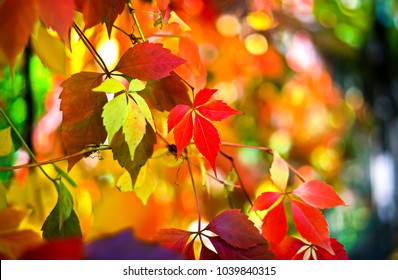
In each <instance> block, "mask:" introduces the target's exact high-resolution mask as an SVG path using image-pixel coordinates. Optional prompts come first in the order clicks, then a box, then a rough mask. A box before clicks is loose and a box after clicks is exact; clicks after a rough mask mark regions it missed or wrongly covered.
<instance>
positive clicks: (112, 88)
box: [93, 78, 126, 93]
mask: <svg viewBox="0 0 398 280" xmlns="http://www.w3.org/2000/svg"><path fill="white" fill-rule="evenodd" d="M125 90H126V88H125V86H124V84H123V83H122V82H121V81H119V80H116V79H114V78H109V79H106V80H104V81H103V82H102V83H101V84H100V85H99V86H98V87H96V88H93V91H98V92H114V93H117V92H120V91H125Z"/></svg>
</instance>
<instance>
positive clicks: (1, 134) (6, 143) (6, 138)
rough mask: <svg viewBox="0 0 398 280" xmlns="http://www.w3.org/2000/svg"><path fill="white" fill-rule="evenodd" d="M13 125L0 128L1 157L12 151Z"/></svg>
mask: <svg viewBox="0 0 398 280" xmlns="http://www.w3.org/2000/svg"><path fill="white" fill-rule="evenodd" d="M12 149H13V145H12V138H11V127H7V128H5V129H1V130H0V157H2V156H6V155H8V154H10V153H11V152H12Z"/></svg>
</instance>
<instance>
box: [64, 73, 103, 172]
mask: <svg viewBox="0 0 398 280" xmlns="http://www.w3.org/2000/svg"><path fill="white" fill-rule="evenodd" d="M101 82H102V74H99V73H93V72H80V73H77V74H75V75H73V76H71V77H70V78H69V79H67V80H65V81H64V82H63V83H62V84H61V86H62V87H63V88H64V89H63V90H62V92H61V95H60V99H61V107H60V109H61V111H62V113H63V119H62V124H61V137H62V143H63V145H64V148H65V150H66V154H67V155H71V154H74V153H76V152H80V151H81V150H83V149H84V148H85V147H86V146H87V145H89V144H101V143H103V142H104V141H105V139H106V136H107V133H106V130H105V127H104V126H103V124H102V116H101V115H102V108H103V107H104V105H105V104H106V102H107V101H108V100H107V98H106V94H105V93H103V92H93V91H92V89H93V88H95V87H97V86H98V85H99V84H101ZM82 157H83V156H77V157H73V158H71V159H69V165H68V169H69V170H70V169H71V168H72V167H73V166H74V165H75V163H76V162H78V161H79V160H80V159H81V158H82Z"/></svg>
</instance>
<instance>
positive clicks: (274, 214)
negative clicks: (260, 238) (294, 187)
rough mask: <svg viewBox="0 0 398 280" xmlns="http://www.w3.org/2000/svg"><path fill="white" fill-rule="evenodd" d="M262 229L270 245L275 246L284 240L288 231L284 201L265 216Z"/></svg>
mask: <svg viewBox="0 0 398 280" xmlns="http://www.w3.org/2000/svg"><path fill="white" fill-rule="evenodd" d="M261 229H262V232H263V235H264V237H265V239H267V241H268V242H269V243H271V244H275V243H279V242H281V241H282V240H283V238H284V237H285V236H286V234H287V230H288V223H287V218H286V213H285V206H284V204H283V201H281V202H280V203H278V204H277V205H276V206H275V207H274V208H272V209H271V210H270V211H269V212H268V213H267V214H266V215H265V217H264V219H263V225H262V227H261Z"/></svg>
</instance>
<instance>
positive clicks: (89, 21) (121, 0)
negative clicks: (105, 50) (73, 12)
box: [75, 0, 126, 37]
mask: <svg viewBox="0 0 398 280" xmlns="http://www.w3.org/2000/svg"><path fill="white" fill-rule="evenodd" d="M75 4H76V9H77V10H78V11H80V12H82V14H83V18H84V23H85V24H86V25H85V29H89V28H91V27H93V26H96V25H97V24H99V23H105V25H106V28H107V31H108V35H109V37H110V35H111V31H112V26H113V23H114V22H115V20H116V18H117V17H118V15H119V14H121V13H122V12H123V10H124V6H125V4H126V1H125V0H75Z"/></svg>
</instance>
